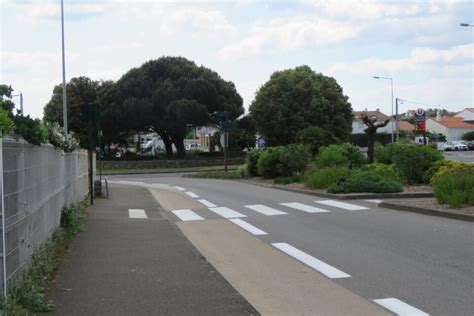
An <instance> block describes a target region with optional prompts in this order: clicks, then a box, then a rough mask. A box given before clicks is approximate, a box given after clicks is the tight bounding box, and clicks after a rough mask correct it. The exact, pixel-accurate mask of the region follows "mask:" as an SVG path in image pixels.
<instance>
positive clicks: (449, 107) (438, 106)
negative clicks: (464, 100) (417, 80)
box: [399, 99, 465, 110]
mask: <svg viewBox="0 0 474 316" xmlns="http://www.w3.org/2000/svg"><path fill="white" fill-rule="evenodd" d="M399 100H400V101H402V102H405V103H411V104H416V105H423V106H429V107H432V108H446V109H461V110H462V109H464V108H465V107H460V106H457V107H453V106H441V105H439V104H437V105H435V104H427V103H421V102H415V101H409V100H405V99H399Z"/></svg>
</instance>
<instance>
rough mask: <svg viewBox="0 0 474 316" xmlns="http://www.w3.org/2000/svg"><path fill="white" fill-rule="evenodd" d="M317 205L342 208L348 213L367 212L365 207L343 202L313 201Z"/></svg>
mask: <svg viewBox="0 0 474 316" xmlns="http://www.w3.org/2000/svg"><path fill="white" fill-rule="evenodd" d="M314 202H316V203H319V204H324V205H328V206H334V207H337V208H342V209H345V210H349V211H358V210H368V209H369V208H368V207H365V206H360V205H355V204H350V203H345V202H339V201H334V200H322V201H314Z"/></svg>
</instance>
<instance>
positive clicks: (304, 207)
mask: <svg viewBox="0 0 474 316" xmlns="http://www.w3.org/2000/svg"><path fill="white" fill-rule="evenodd" d="M280 204H281V205H283V206H287V207H291V208H294V209H297V210H300V211H303V212H306V213H325V212H329V211H328V210H324V209H322V208H319V207H314V206H309V205H306V204H301V203H296V202H295V203H280Z"/></svg>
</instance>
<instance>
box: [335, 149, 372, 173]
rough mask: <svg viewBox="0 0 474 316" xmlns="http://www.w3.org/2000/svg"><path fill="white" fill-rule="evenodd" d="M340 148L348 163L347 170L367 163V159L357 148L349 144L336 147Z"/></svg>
mask: <svg viewBox="0 0 474 316" xmlns="http://www.w3.org/2000/svg"><path fill="white" fill-rule="evenodd" d="M338 146H340V147H341V148H342V150H343V152H344V156H345V157H346V158H347V160H348V161H349V168H351V169H352V168H358V167H360V166H362V165H364V164H366V163H367V159H366V158H365V156H364V154H363V153H362V152H361V151H360V149H359V148H358V147H357V146H354V145H352V144H349V143H344V144H341V145H338Z"/></svg>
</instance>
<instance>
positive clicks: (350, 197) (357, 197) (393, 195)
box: [238, 180, 433, 200]
mask: <svg viewBox="0 0 474 316" xmlns="http://www.w3.org/2000/svg"><path fill="white" fill-rule="evenodd" d="M238 181H241V182H245V183H250V184H254V185H259V186H262V187H267V188H272V189H278V190H283V191H289V192H295V193H302V194H308V195H314V196H319V197H325V198H331V199H334V200H368V199H416V198H426V197H433V193H428V192H419V193H353V194H334V193H327V192H317V191H312V190H305V189H298V188H289V187H286V186H283V185H279V184H266V183H260V182H257V181H251V180H238Z"/></svg>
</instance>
